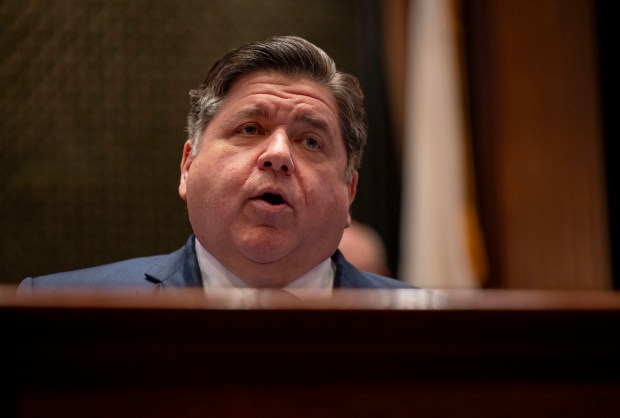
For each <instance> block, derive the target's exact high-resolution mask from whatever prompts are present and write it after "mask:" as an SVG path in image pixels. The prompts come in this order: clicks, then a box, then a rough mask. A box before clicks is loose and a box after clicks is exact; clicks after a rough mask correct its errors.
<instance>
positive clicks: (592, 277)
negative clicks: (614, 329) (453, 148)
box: [463, 0, 612, 289]
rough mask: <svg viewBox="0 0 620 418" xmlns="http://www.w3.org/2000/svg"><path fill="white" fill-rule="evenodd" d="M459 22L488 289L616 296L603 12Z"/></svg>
mask: <svg viewBox="0 0 620 418" xmlns="http://www.w3.org/2000/svg"><path fill="white" fill-rule="evenodd" d="M463 12H464V17H465V37H466V39H467V42H466V48H467V53H468V75H469V80H470V100H471V117H472V119H471V120H472V132H473V140H474V141H473V143H474V155H475V160H476V170H477V178H478V183H479V198H480V203H481V205H480V207H481V218H482V223H483V227H484V232H485V234H486V240H487V241H486V242H487V251H488V255H489V261H490V271H491V282H490V285H491V286H495V287H509V288H568V289H584V288H609V287H610V286H611V283H612V281H611V266H610V244H609V238H610V237H609V234H608V219H607V193H606V192H607V190H606V178H605V165H604V140H603V139H604V137H603V129H602V117H601V114H602V113H601V112H602V111H601V96H600V77H599V50H598V47H597V45H598V42H597V26H596V25H597V20H596V3H595V2H594V1H589V0H571V1H563V0H544V1H534V0H520V1H495V0H488V1H487V0H472V1H466V2H464V8H463Z"/></svg>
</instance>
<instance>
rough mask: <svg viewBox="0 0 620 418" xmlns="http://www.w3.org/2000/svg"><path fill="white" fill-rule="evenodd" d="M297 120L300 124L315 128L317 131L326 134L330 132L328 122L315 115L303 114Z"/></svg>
mask: <svg viewBox="0 0 620 418" xmlns="http://www.w3.org/2000/svg"><path fill="white" fill-rule="evenodd" d="M295 119H296V120H298V121H300V122H304V123H307V124H309V125H311V126H313V127H315V128H316V129H319V130H322V131H326V132H329V131H330V126H329V123H327V121H326V120H325V119H324V118H322V117H320V116H317V115H314V114H312V113H302V114H300V115H299V116H297V117H296V118H295Z"/></svg>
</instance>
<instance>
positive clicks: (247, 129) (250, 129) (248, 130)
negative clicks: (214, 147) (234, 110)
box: [239, 125, 258, 135]
mask: <svg viewBox="0 0 620 418" xmlns="http://www.w3.org/2000/svg"><path fill="white" fill-rule="evenodd" d="M239 131H240V132H241V133H242V134H243V135H256V134H258V127H257V126H255V125H244V126H242V127H241V129H239Z"/></svg>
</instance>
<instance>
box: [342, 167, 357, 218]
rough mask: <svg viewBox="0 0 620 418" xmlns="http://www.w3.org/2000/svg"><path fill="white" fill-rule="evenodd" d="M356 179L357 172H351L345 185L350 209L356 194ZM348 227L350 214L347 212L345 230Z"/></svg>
mask: <svg viewBox="0 0 620 418" xmlns="http://www.w3.org/2000/svg"><path fill="white" fill-rule="evenodd" d="M358 178H359V174H358V172H357V170H355V171H354V172H353V175H352V176H351V181H350V182H349V183H347V188H348V191H349V208H350V207H351V205H352V204H353V201H354V200H355V195H356V193H357V180H358ZM350 226H351V212H349V214H348V215H347V222H346V225H345V228H348V227H350Z"/></svg>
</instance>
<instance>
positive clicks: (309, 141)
mask: <svg viewBox="0 0 620 418" xmlns="http://www.w3.org/2000/svg"><path fill="white" fill-rule="evenodd" d="M304 145H305V146H306V147H308V148H310V149H319V148H321V143H320V142H319V140H318V139H316V138H313V137H311V136H309V137H308V138H306V139H304Z"/></svg>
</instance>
